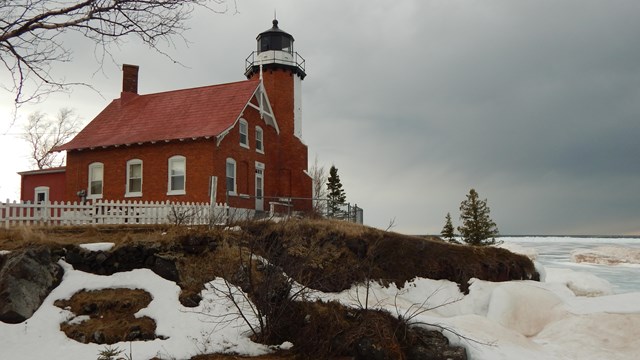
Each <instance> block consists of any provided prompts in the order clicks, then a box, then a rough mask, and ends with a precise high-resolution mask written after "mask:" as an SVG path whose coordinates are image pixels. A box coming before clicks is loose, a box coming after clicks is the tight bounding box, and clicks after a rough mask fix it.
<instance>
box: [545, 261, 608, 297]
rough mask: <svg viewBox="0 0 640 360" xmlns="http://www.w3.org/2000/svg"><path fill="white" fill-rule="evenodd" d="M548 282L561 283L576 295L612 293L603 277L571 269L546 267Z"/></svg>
mask: <svg viewBox="0 0 640 360" xmlns="http://www.w3.org/2000/svg"><path fill="white" fill-rule="evenodd" d="M545 271H546V279H545V281H546V282H548V283H561V284H564V285H565V286H566V287H567V288H569V290H571V291H572V292H573V293H574V294H575V295H576V296H602V295H610V294H613V287H612V286H611V284H610V283H609V282H608V281H607V280H604V279H601V278H599V277H597V276H595V275H593V274H589V273H585V272H579V271H575V270H571V269H559V268H552V267H549V268H546V269H545Z"/></svg>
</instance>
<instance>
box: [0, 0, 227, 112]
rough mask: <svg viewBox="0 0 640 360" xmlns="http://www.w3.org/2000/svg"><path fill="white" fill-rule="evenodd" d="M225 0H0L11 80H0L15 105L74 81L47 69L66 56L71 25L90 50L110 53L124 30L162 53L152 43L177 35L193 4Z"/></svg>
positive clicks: (0, 38)
mask: <svg viewBox="0 0 640 360" xmlns="http://www.w3.org/2000/svg"><path fill="white" fill-rule="evenodd" d="M227 1H228V0H186V1H183V0H154V1H152V0H75V1H60V0H59V1H50V0H28V1H25V0H4V1H0V62H1V63H2V64H3V65H4V67H5V69H6V70H7V71H8V72H9V73H10V74H11V76H12V80H13V82H12V83H9V84H3V85H1V86H2V87H4V88H5V89H6V90H7V91H9V92H11V93H12V94H13V95H14V103H15V105H16V107H17V106H19V105H20V104H22V103H25V102H29V101H32V100H37V99H39V98H40V97H41V96H43V95H46V94H49V93H51V92H55V91H62V90H66V89H68V87H69V86H70V85H77V84H78V83H69V82H65V80H62V79H56V78H54V77H53V76H52V73H51V69H52V65H53V64H55V63H62V62H68V61H70V60H71V50H70V49H69V48H68V47H67V46H65V44H64V41H63V34H65V33H68V32H71V31H75V32H77V33H80V34H81V35H82V36H84V37H85V38H86V39H88V40H89V41H91V42H93V43H94V44H95V46H96V51H98V50H102V53H101V54H102V58H104V56H105V54H110V52H109V48H110V45H112V44H115V43H118V40H120V39H121V38H124V37H127V36H133V37H137V38H139V39H140V40H142V42H144V43H145V44H147V45H148V46H149V47H151V48H152V49H155V50H157V51H158V52H160V53H162V54H164V53H163V52H162V51H161V50H159V49H158V47H157V45H158V43H159V42H161V41H164V42H166V43H168V44H172V43H173V42H172V39H173V38H174V37H175V36H178V37H182V33H183V32H184V31H185V30H187V27H186V25H185V21H186V20H187V19H188V18H189V17H190V15H191V13H192V11H193V10H194V8H195V7H196V6H201V7H205V8H208V9H210V10H212V11H215V12H224V11H226V6H227V5H226V3H227ZM211 3H213V4H216V5H219V6H221V7H222V6H224V8H222V11H220V10H218V11H216V10H214V9H211V8H209V7H208V6H207V5H208V4H211ZM234 4H235V1H234ZM165 55H166V54H165ZM97 58H98V59H100V58H101V57H100V56H97ZM98 61H101V60H98ZM85 85H86V84H85Z"/></svg>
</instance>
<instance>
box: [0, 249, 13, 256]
mask: <svg viewBox="0 0 640 360" xmlns="http://www.w3.org/2000/svg"><path fill="white" fill-rule="evenodd" d="M9 253H11V251H9V250H0V256H2V255H7V254H9Z"/></svg>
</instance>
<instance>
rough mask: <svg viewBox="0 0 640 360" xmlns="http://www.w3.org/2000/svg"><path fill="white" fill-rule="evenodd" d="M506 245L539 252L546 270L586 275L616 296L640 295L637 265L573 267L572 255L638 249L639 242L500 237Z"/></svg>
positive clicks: (579, 238) (635, 240)
mask: <svg viewBox="0 0 640 360" xmlns="http://www.w3.org/2000/svg"><path fill="white" fill-rule="evenodd" d="M500 240H502V241H504V242H505V244H509V243H514V244H517V245H520V246H521V247H524V248H528V249H535V250H536V251H537V252H538V258H537V260H536V261H538V262H539V263H541V264H542V265H543V266H544V267H545V268H563V269H571V270H574V271H581V272H589V273H592V274H594V275H596V276H598V277H600V278H602V279H605V280H607V281H609V282H610V283H611V285H612V286H613V291H614V293H616V294H622V293H629V292H635V291H640V264H621V265H597V264H587V263H576V262H573V261H572V260H571V252H572V251H574V250H576V249H595V248H598V247H602V246H615V247H619V248H629V249H640V238H597V237H546V236H535V237H501V238H500Z"/></svg>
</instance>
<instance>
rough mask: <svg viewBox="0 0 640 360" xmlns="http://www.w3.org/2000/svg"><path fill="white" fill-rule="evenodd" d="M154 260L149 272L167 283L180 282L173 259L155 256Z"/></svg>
mask: <svg viewBox="0 0 640 360" xmlns="http://www.w3.org/2000/svg"><path fill="white" fill-rule="evenodd" d="M155 258H156V260H155V262H154V264H153V266H152V267H151V271H153V272H154V273H156V274H158V275H159V276H161V277H163V278H165V279H167V280H169V281H174V282H176V283H178V282H180V274H179V273H178V268H177V267H176V263H175V261H174V259H172V258H170V257H168V256H160V255H156V256H155Z"/></svg>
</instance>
